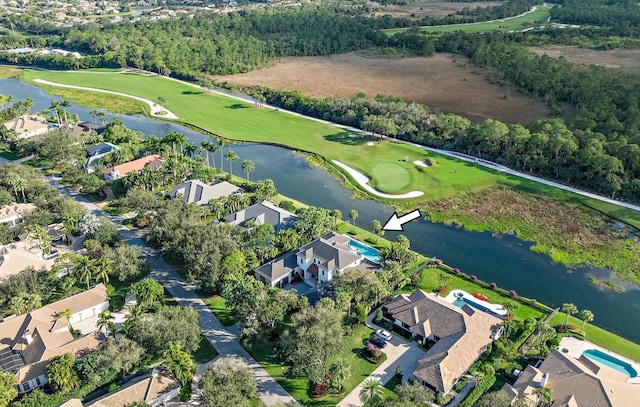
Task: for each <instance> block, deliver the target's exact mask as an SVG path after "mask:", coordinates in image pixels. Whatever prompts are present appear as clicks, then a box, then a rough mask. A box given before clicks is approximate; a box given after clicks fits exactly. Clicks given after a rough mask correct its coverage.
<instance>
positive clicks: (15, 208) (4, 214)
mask: <svg viewBox="0 0 640 407" xmlns="http://www.w3.org/2000/svg"><path fill="white" fill-rule="evenodd" d="M34 209H36V206H35V205H34V204H31V203H15V202H14V203H11V204H8V205H2V207H0V223H8V224H9V226H15V225H17V224H18V223H20V221H21V220H22V216H23V215H24V214H25V213H28V212H31V211H32V210H34Z"/></svg>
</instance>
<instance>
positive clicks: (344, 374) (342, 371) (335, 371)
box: [329, 358, 351, 390]
mask: <svg viewBox="0 0 640 407" xmlns="http://www.w3.org/2000/svg"><path fill="white" fill-rule="evenodd" d="M329 373H330V374H331V377H332V378H333V379H334V380H335V381H336V383H338V390H342V383H344V381H345V380H349V378H350V377H351V366H350V365H349V364H348V363H347V362H346V361H345V360H344V359H342V358H340V359H338V360H336V361H335V362H334V363H333V365H331V367H330V368H329Z"/></svg>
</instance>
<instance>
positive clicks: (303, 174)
mask: <svg viewBox="0 0 640 407" xmlns="http://www.w3.org/2000/svg"><path fill="white" fill-rule="evenodd" d="M0 93H2V94H11V95H14V98H15V100H21V99H24V98H27V97H29V98H31V99H33V100H34V107H33V111H39V110H42V109H46V108H48V107H49V105H50V103H51V101H52V100H56V99H58V98H56V97H53V96H50V95H48V94H47V93H45V92H44V91H42V90H41V89H40V88H38V87H36V86H32V85H28V84H25V83H22V82H20V81H17V80H13V79H0ZM90 111H91V109H89V108H83V107H79V106H74V107H73V108H71V109H70V112H71V113H77V114H78V115H80V118H81V119H83V120H93V119H92V117H91V116H90V114H89V112H90ZM108 117H109V119H111V118H112V117H113V116H112V115H108ZM118 117H120V118H121V119H122V121H123V122H124V123H125V124H126V125H127V127H129V128H131V129H133V130H136V131H142V132H144V133H145V134H147V135H149V134H154V135H156V136H159V137H161V136H163V135H165V134H167V133H169V132H170V131H178V132H181V133H183V134H185V135H186V136H187V137H188V138H189V140H190V141H192V142H194V143H196V144H199V143H200V142H202V141H203V140H205V139H207V137H206V136H204V135H202V134H200V133H196V132H193V131H191V130H189V129H186V128H184V127H182V126H177V125H174V124H170V123H166V122H162V121H157V120H153V119H149V118H146V117H142V116H122V115H118ZM231 148H232V149H233V151H235V152H236V153H237V154H238V156H239V157H240V160H239V161H237V162H236V163H235V165H234V167H233V172H234V173H235V174H241V173H242V171H241V169H240V165H241V164H240V163H241V162H242V160H244V159H251V160H253V161H254V162H255V163H256V171H255V172H253V173H252V174H251V179H252V180H257V179H267V178H270V179H272V180H273V181H274V183H275V185H276V187H277V189H278V191H279V192H281V193H282V194H284V195H287V196H290V197H292V198H294V199H297V200H300V201H302V202H305V203H307V204H310V205H315V206H322V207H325V208H329V209H340V210H341V211H342V213H343V217H344V218H345V219H347V218H348V214H349V211H350V210H351V209H356V210H357V211H358V214H359V216H358V219H357V220H356V224H357V225H359V226H362V227H364V228H368V225H369V224H370V223H371V221H372V220H373V219H378V220H380V221H381V222H383V223H384V222H385V221H386V220H387V219H388V218H389V216H391V214H392V213H393V210H392V209H391V208H390V207H388V206H385V205H383V204H380V203H377V202H374V201H371V200H357V199H351V193H350V192H349V191H348V190H346V189H345V188H343V187H342V186H340V184H339V183H338V182H337V181H336V180H335V179H334V178H333V177H331V176H330V175H329V174H328V173H326V172H325V171H323V170H321V169H319V168H309V166H308V165H307V163H306V161H305V159H304V157H303V156H301V155H300V154H297V153H295V152H292V151H290V150H287V149H284V148H280V147H273V146H263V145H251V144H240V145H234V146H232V147H231ZM215 158H216V164H217V165H218V166H219V165H220V162H219V161H220V160H219V158H220V157H219V153H217V154H215ZM224 165H225V169H227V168H228V165H229V164H228V162H225V163H224ZM404 234H405V235H406V236H407V237H408V238H409V239H410V240H411V245H412V248H413V249H414V250H416V251H418V252H420V253H422V254H424V255H427V256H437V257H438V258H441V259H443V261H444V262H445V263H447V264H449V265H451V266H452V267H459V268H460V269H461V270H463V271H465V272H467V273H469V274H475V275H477V276H478V277H479V278H480V279H483V280H485V281H488V282H491V281H494V282H495V283H496V284H498V286H499V287H502V288H505V289H508V290H509V289H513V290H516V291H517V292H518V293H519V294H521V295H524V296H526V297H532V298H536V299H537V300H538V301H540V302H543V303H545V304H548V305H550V306H552V307H557V306H561V305H562V303H563V302H573V303H575V304H576V305H577V306H578V308H579V309H589V310H591V311H592V312H593V313H594V315H595V321H594V322H595V323H596V324H597V325H599V326H601V327H603V328H605V329H608V330H610V331H613V332H615V333H617V334H619V335H622V336H624V337H626V338H628V339H631V340H633V341H634V342H638V343H640V290H639V289H638V288H636V287H632V286H630V287H627V290H626V291H625V292H624V293H621V294H616V293H614V292H612V291H611V290H602V289H600V288H598V287H596V286H594V285H592V284H590V283H589V276H594V277H596V278H599V279H605V280H606V279H609V274H610V273H609V271H608V270H600V269H593V268H585V267H579V268H576V269H574V270H567V268H565V267H564V266H561V265H557V264H553V263H552V262H551V261H550V260H549V258H548V257H547V256H545V255H540V254H536V253H533V252H531V251H530V250H529V247H530V246H531V243H528V242H524V241H522V240H520V239H518V238H516V237H514V236H510V235H493V234H491V233H488V232H485V233H479V232H469V231H465V230H463V229H461V228H457V227H451V226H445V225H441V224H434V223H430V222H427V221H425V220H419V221H416V222H412V223H410V224H408V225H407V226H406V227H405V232H404ZM396 235H397V233H391V232H387V233H386V235H385V237H387V238H391V239H393V238H395V236H396Z"/></svg>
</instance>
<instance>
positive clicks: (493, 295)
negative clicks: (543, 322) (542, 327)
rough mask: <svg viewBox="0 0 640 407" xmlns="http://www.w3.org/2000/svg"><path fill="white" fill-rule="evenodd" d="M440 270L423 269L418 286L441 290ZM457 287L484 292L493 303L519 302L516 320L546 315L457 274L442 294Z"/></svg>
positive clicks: (472, 291) (429, 290)
mask: <svg viewBox="0 0 640 407" xmlns="http://www.w3.org/2000/svg"><path fill="white" fill-rule="evenodd" d="M440 272H441V271H440V270H437V269H429V268H428V269H425V270H424V271H422V275H421V276H420V281H419V282H418V287H419V288H420V289H422V290H424V291H426V292H434V291H437V290H439V289H440V282H439V281H438V274H439V273H440ZM505 288H506V287H505ZM414 289H415V287H405V290H404V291H406V292H409V291H413V290H414ZM456 289H459V290H464V291H466V292H468V293H469V294H474V293H480V294H484V295H486V296H487V297H488V298H489V302H491V303H493V304H503V303H505V302H507V301H509V302H513V303H515V304H517V305H518V309H517V310H515V311H514V313H513V319H514V320H516V321H520V322H522V321H524V320H525V319H527V318H534V319H539V318H541V317H543V316H544V313H543V312H542V311H539V310H537V309H534V308H531V307H530V306H528V305H526V304H523V303H520V302H517V301H516V300H514V299H513V298H510V297H505V296H504V295H502V294H500V293H499V292H497V291H494V290H491V289H489V288H484V287H481V286H479V285H478V284H476V283H473V282H471V281H469V280H466V279H464V278H461V277H458V276H455V275H451V280H450V281H449V282H448V283H447V290H446V291H445V292H444V293H443V294H441V296H443V297H446V296H447V294H448V293H449V292H450V291H451V290H456Z"/></svg>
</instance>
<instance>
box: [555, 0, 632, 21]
mask: <svg viewBox="0 0 640 407" xmlns="http://www.w3.org/2000/svg"><path fill="white" fill-rule="evenodd" d="M556 3H558V5H557V6H555V7H553V9H551V19H552V20H553V21H556V22H560V23H569V24H579V25H584V24H586V25H592V26H605V27H612V26H622V27H640V5H638V2H636V1H633V0H613V1H612V0H580V1H578V0H558V1H556Z"/></svg>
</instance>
